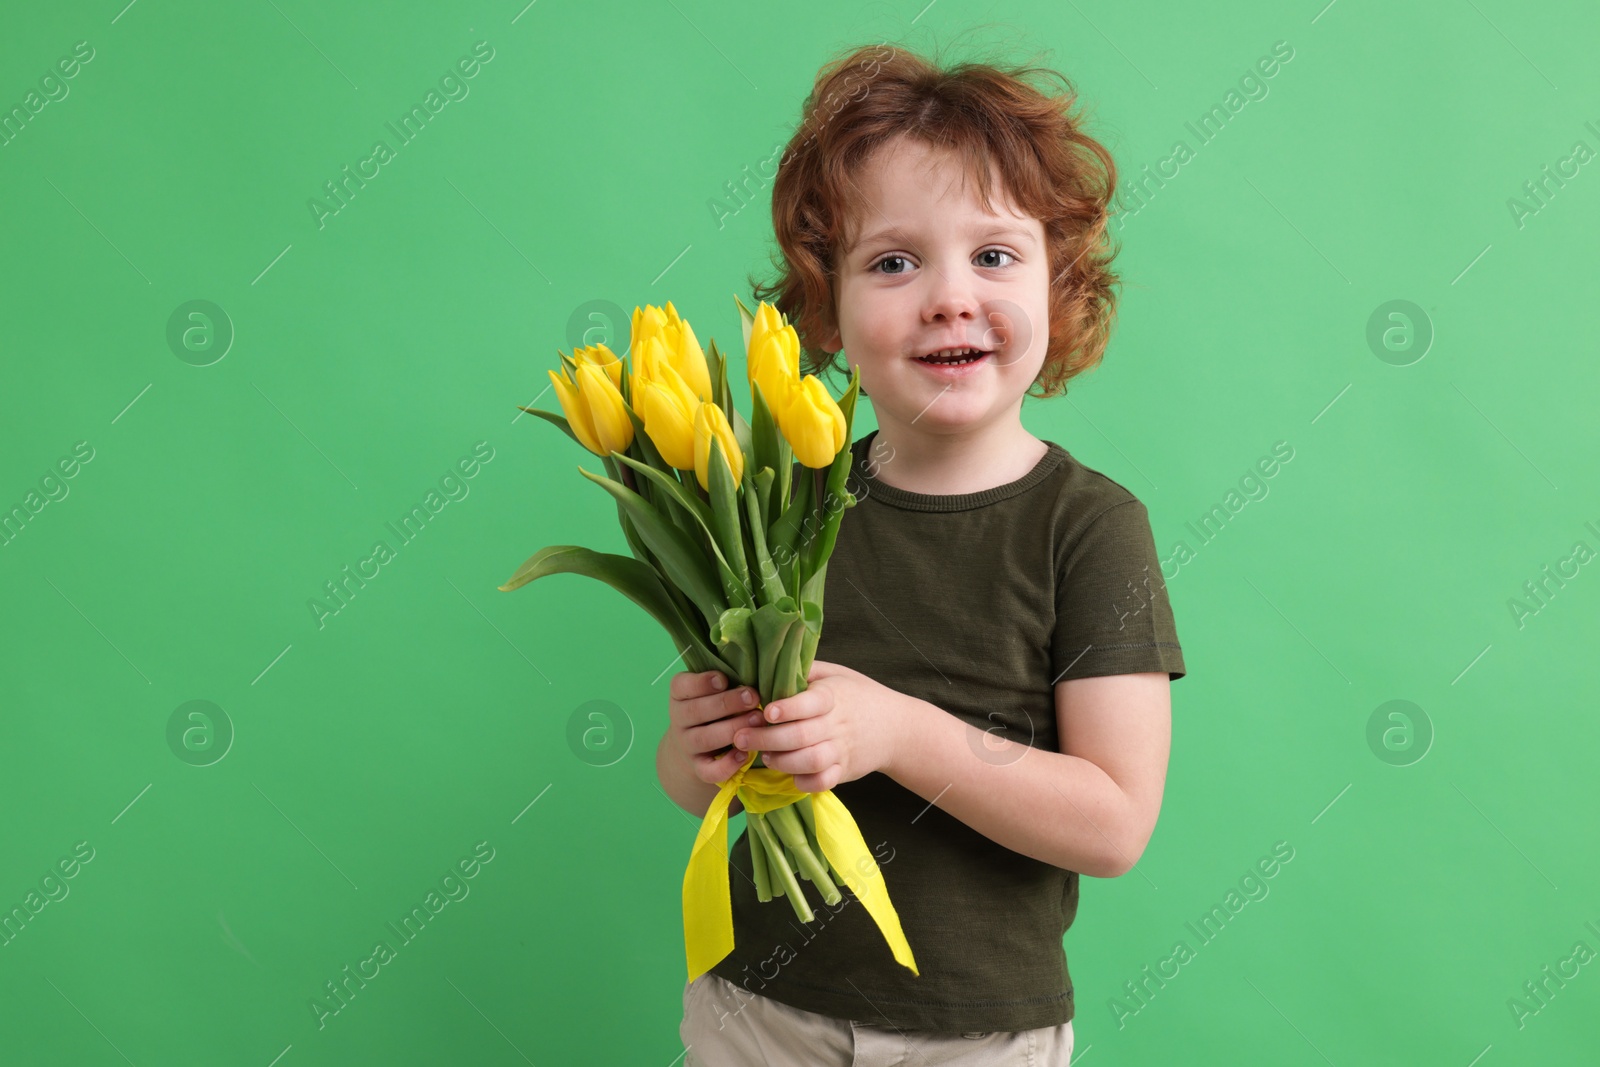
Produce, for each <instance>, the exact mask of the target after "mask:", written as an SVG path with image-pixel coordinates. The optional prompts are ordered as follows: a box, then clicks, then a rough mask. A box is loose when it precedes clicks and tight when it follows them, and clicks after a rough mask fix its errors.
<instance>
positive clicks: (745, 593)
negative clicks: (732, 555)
mask: <svg viewBox="0 0 1600 1067" xmlns="http://www.w3.org/2000/svg"><path fill="white" fill-rule="evenodd" d="M611 455H612V456H613V457H615V458H616V459H619V460H621V461H622V462H623V463H625V464H627V465H628V466H629V467H631V468H633V469H634V470H636V471H638V472H639V473H641V474H643V475H644V476H645V478H646V479H648V480H649V481H650V482H652V483H654V484H655V485H657V486H659V487H660V490H661V492H662V493H663V494H664V495H665V496H666V498H667V499H668V500H673V501H676V502H677V503H678V505H679V507H680V509H681V510H682V511H683V512H685V513H686V514H685V518H684V521H683V522H681V523H674V525H676V526H677V527H678V528H679V529H681V530H690V529H693V528H694V527H696V526H698V527H699V529H700V532H701V533H702V534H704V535H705V538H704V540H703V541H699V542H697V544H698V545H699V547H700V548H701V550H702V551H703V552H704V553H707V554H708V555H707V559H708V561H709V562H710V563H711V565H712V566H714V567H715V568H716V570H717V577H718V578H719V579H721V581H722V593H723V596H724V597H726V598H727V599H728V600H729V601H733V602H737V603H742V604H745V605H746V606H747V607H752V608H753V607H755V606H756V605H755V599H754V598H753V597H752V596H751V595H750V592H749V579H748V578H743V577H741V575H742V574H743V573H744V567H743V565H742V560H743V556H742V555H741V556H740V560H741V562H740V563H739V564H735V563H732V562H730V561H729V559H728V558H727V555H726V554H725V553H724V552H723V551H722V549H721V548H720V547H719V546H718V534H717V531H716V530H715V528H714V523H715V516H714V515H713V514H712V511H711V507H710V505H708V504H707V503H706V502H705V501H703V500H701V499H700V498H699V497H696V496H694V495H693V494H691V493H690V492H689V491H688V490H687V489H685V488H684V487H683V485H682V484H681V483H680V482H679V481H678V480H677V479H676V478H674V477H673V476H672V475H670V474H668V473H666V472H665V471H664V470H661V469H659V468H657V467H651V466H647V465H646V464H643V463H640V462H639V461H638V460H636V459H634V458H632V457H631V456H624V455H623V454H622V453H620V452H613V453H611ZM719 456H720V453H719ZM742 547H743V546H741V548H742Z"/></svg>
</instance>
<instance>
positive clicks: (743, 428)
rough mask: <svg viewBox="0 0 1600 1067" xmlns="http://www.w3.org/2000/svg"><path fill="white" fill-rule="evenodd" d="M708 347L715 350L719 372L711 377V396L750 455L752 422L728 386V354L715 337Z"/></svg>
mask: <svg viewBox="0 0 1600 1067" xmlns="http://www.w3.org/2000/svg"><path fill="white" fill-rule="evenodd" d="M706 347H707V350H708V351H713V352H715V354H716V361H717V373H716V374H715V375H714V376H713V377H712V379H711V398H712V400H713V401H714V402H715V403H716V405H717V407H719V408H721V409H722V413H723V415H725V416H727V419H728V425H729V426H730V427H732V428H733V438H734V440H736V441H738V442H739V448H740V449H741V450H743V452H744V454H745V455H747V456H748V455H750V452H751V442H750V424H749V423H748V422H745V421H744V416H743V415H741V414H739V408H738V406H737V405H736V404H734V402H733V393H732V392H731V391H730V390H729V388H728V359H727V356H726V355H724V354H723V351H722V349H720V348H718V347H717V342H716V339H715V338H713V339H712V340H710V341H708V342H707V344H706Z"/></svg>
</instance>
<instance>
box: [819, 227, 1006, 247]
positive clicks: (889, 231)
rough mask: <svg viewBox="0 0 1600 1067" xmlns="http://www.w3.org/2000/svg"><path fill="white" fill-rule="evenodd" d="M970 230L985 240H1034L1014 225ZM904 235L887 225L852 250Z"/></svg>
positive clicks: (859, 242)
mask: <svg viewBox="0 0 1600 1067" xmlns="http://www.w3.org/2000/svg"><path fill="white" fill-rule="evenodd" d="M970 232H971V234H972V236H973V237H974V238H976V239H979V240H984V241H987V240H989V239H991V238H994V237H1013V238H1016V239H1017V240H1019V241H1021V242H1023V243H1024V244H1032V243H1033V242H1034V236H1033V234H1031V233H1029V232H1028V231H1027V230H1023V229H1018V228H1016V227H1012V226H998V227H993V228H990V229H983V228H982V224H980V225H979V226H974V227H973V228H972V230H971V231H970ZM904 236H905V231H904V230H902V229H900V228H899V227H897V226H886V227H884V228H883V229H879V230H874V231H873V232H872V233H869V234H867V235H866V236H865V237H862V238H859V239H858V240H857V241H856V242H855V243H854V244H853V245H851V246H850V251H852V252H854V251H855V250H856V249H858V248H860V247H861V246H862V245H868V244H875V243H877V242H879V241H885V240H889V239H890V238H894V239H900V238H902V237H904Z"/></svg>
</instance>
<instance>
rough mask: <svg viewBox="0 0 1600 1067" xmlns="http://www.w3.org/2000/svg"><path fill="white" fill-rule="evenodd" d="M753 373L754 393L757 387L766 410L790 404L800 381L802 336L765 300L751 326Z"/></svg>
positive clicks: (749, 357) (749, 366) (747, 359)
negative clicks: (790, 399) (791, 396)
mask: <svg viewBox="0 0 1600 1067" xmlns="http://www.w3.org/2000/svg"><path fill="white" fill-rule="evenodd" d="M745 366H746V369H747V370H748V371H749V375H750V388H751V395H752V396H754V395H755V390H756V388H757V387H759V388H760V390H761V396H762V399H764V400H765V401H766V404H767V410H769V411H771V412H772V413H773V415H774V416H776V414H777V412H778V410H779V409H780V408H783V407H785V406H787V405H788V403H789V397H790V394H791V393H792V392H793V391H794V389H795V387H796V386H798V385H799V384H800V338H799V335H797V334H796V333H795V330H794V327H793V326H790V325H788V324H787V323H785V322H783V321H782V319H781V318H780V316H779V315H778V310H777V308H774V307H773V306H772V305H771V304H768V303H767V302H766V301H762V303H761V307H760V308H759V309H758V310H757V311H756V315H755V322H754V323H753V324H752V325H751V327H750V348H749V350H748V351H747V352H746V355H745Z"/></svg>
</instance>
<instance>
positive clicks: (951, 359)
mask: <svg viewBox="0 0 1600 1067" xmlns="http://www.w3.org/2000/svg"><path fill="white" fill-rule="evenodd" d="M982 355H983V353H982V352H981V351H979V350H978V349H976V348H945V349H941V350H939V351H938V352H930V353H928V354H927V355H925V356H923V357H921V358H922V361H923V362H924V363H951V364H959V363H971V362H972V361H973V360H975V359H978V358H979V357H981V356H982Z"/></svg>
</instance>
